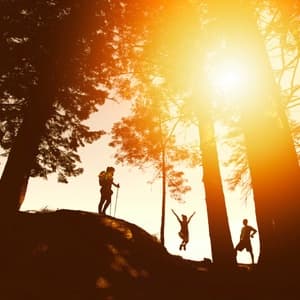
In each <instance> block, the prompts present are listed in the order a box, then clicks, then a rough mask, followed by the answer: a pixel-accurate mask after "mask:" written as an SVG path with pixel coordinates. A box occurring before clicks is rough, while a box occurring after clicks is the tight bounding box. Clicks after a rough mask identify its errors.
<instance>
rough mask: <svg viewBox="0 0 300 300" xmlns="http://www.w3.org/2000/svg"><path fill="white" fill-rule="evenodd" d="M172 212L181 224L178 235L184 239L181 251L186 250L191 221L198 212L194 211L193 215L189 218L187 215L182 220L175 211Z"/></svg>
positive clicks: (180, 247)
mask: <svg viewBox="0 0 300 300" xmlns="http://www.w3.org/2000/svg"><path fill="white" fill-rule="evenodd" d="M172 212H173V214H174V215H175V217H176V218H177V220H178V222H179V223H180V231H179V232H178V235H179V236H180V238H181V239H182V242H181V244H180V246H179V250H181V249H183V250H186V244H187V243H188V242H189V228H188V225H189V223H190V221H191V218H192V217H193V215H194V214H195V213H196V212H195V211H194V212H193V214H192V215H191V216H190V217H189V218H187V216H186V215H181V217H182V219H180V218H179V217H178V215H177V214H176V213H175V211H174V210H173V209H172Z"/></svg>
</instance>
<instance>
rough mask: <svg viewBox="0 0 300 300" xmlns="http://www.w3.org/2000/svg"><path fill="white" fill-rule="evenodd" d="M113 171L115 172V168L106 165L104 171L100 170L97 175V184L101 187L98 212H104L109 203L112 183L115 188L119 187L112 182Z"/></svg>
mask: <svg viewBox="0 0 300 300" xmlns="http://www.w3.org/2000/svg"><path fill="white" fill-rule="evenodd" d="M114 172H115V168H113V167H107V168H106V171H102V172H100V174H99V175H98V176H99V185H100V186H101V189H100V194H101V199H100V203H99V205H98V212H99V214H105V212H106V209H107V207H108V206H109V205H110V203H111V196H112V194H113V191H112V189H111V186H112V185H113V186H115V187H117V188H119V187H120V185H119V184H116V183H115V182H114Z"/></svg>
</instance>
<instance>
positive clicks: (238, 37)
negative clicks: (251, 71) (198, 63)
mask: <svg viewBox="0 0 300 300" xmlns="http://www.w3.org/2000/svg"><path fill="white" fill-rule="evenodd" d="M211 2H213V4H214V9H215V13H216V17H217V20H218V22H217V25H216V28H217V30H219V31H220V32H222V33H223V34H224V35H225V37H226V39H227V41H228V44H229V45H230V44H231V45H232V50H233V51H237V52H238V53H245V60H249V61H253V60H254V61H256V63H257V65H259V70H257V71H256V72H257V73H256V74H255V82H256V83H255V87H254V90H253V91H252V93H251V91H250V93H249V95H247V99H246V101H247V106H244V108H242V109H241V110H242V119H241V125H242V128H243V131H244V134H245V140H246V146H247V155H248V160H249V168H250V173H251V179H252V185H253V192H254V201H255V208H256V215H257V223H258V228H259V232H260V241H261V249H260V259H259V262H260V263H261V264H265V265H270V264H275V263H276V265H277V266H278V263H280V262H283V264H285V265H290V266H292V265H293V263H295V262H296V261H297V260H298V261H299V259H298V254H297V253H299V251H300V249H299V248H300V246H299V245H298V243H297V244H296V243H295V241H296V240H297V239H299V237H300V224H299V222H300V203H299V199H300V171H299V165H298V160H297V155H296V151H295V147H294V144H293V139H292V136H291V133H290V129H289V125H288V120H287V116H286V114H285V111H284V109H283V108H282V106H281V105H280V90H279V87H278V86H277V84H276V82H275V80H274V76H273V73H272V68H271V65H270V62H269V58H268V56H267V53H266V49H265V46H264V41H263V38H262V37H261V35H260V33H259V31H258V28H257V24H256V21H255V19H254V12H253V11H251V9H250V8H249V7H248V4H249V3H246V1H244V2H243V3H242V2H241V1H237V0H231V1H228V2H226V9H224V6H222V7H221V6H220V5H221V4H220V2H221V1H211ZM241 4H242V5H241ZM241 101H243V100H241ZM291 245H292V246H291Z"/></svg>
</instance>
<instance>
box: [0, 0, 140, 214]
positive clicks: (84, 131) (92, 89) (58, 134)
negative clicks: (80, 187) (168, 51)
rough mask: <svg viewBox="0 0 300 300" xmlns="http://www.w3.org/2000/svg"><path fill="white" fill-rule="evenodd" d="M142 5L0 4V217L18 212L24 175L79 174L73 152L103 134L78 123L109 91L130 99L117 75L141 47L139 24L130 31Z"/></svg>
mask: <svg viewBox="0 0 300 300" xmlns="http://www.w3.org/2000/svg"><path fill="white" fill-rule="evenodd" d="M140 5H141V4H134V5H131V10H130V9H128V10H126V9H125V7H126V8H127V6H126V4H125V2H122V3H120V2H117V1H96V0H95V1H89V2H86V1H81V0H77V1H72V2H70V1H55V0H54V1H38V0H35V1H20V2H18V1H13V0H11V1H3V2H2V3H1V18H0V22H1V36H0V38H1V46H0V47H1V48H0V51H1V57H3V58H5V59H4V60H3V63H1V69H0V71H1V88H0V92H1V106H0V109H1V110H0V122H1V123H0V124H1V126H0V130H1V132H2V134H1V142H0V143H1V147H3V148H4V149H5V150H6V151H7V152H9V155H8V159H7V162H6V165H5V169H4V171H3V174H2V177H1V181H0V193H1V205H2V210H1V211H3V212H5V211H7V210H9V211H16V210H18V209H19V207H20V206H21V204H22V201H23V196H22V194H24V191H25V190H26V185H27V181H28V178H29V176H36V175H39V176H44V177H45V176H47V174H48V173H51V172H58V178H59V181H62V182H65V181H66V177H67V176H73V175H78V174H80V173H81V172H82V169H81V168H78V167H77V162H79V156H78V155H77V154H76V152H77V149H78V147H80V146H83V145H84V144H85V143H90V142H92V141H94V140H95V139H97V138H99V137H100V136H101V135H102V134H103V131H101V130H98V131H95V132H93V131H91V130H90V129H89V128H88V127H87V126H85V125H83V124H82V121H83V120H86V119H87V118H88V117H89V115H90V114H91V113H93V112H95V111H97V109H98V106H99V105H102V104H103V103H104V101H105V99H106V96H107V94H108V93H109V91H110V90H111V89H112V86H114V90H115V94H117V95H119V94H121V93H122V95H123V96H124V97H123V98H126V95H127V94H128V90H129V86H130V82H129V81H128V79H127V78H122V77H121V76H119V75H120V74H122V73H126V72H129V71H131V70H130V69H129V67H128V64H127V63H128V61H129V57H130V59H132V58H133V57H134V55H135V54H136V53H138V51H137V50H136V48H135V47H132V45H136V47H137V48H138V47H140V45H139V44H138V43H137V39H136V36H137V33H138V30H141V32H143V30H142V29H141V27H142V26H137V24H133V25H132V26H131V27H130V26H129V25H128V24H129V23H130V22H131V21H132V20H134V17H136V16H138V15H137V14H138V13H140V12H141V10H140V9H141V6H140ZM129 11H130V12H129ZM125 15H126V16H125ZM126 24H127V25H126ZM133 27H135V29H134V30H130V28H133ZM121 28H122V29H121ZM121 31H122V33H121ZM121 36H122V43H121ZM118 93H119V94H118Z"/></svg>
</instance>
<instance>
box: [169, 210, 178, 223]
mask: <svg viewBox="0 0 300 300" xmlns="http://www.w3.org/2000/svg"><path fill="white" fill-rule="evenodd" d="M171 211H172V213H173V214H174V215H175V217H176V218H177V220H178V221H179V222H180V219H179V217H178V215H177V214H176V212H175V211H174V210H173V209H171Z"/></svg>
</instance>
